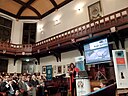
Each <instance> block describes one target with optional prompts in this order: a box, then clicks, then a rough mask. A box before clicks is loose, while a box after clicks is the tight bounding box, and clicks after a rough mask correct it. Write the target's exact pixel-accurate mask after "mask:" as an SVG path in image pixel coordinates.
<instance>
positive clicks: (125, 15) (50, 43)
mask: <svg viewBox="0 0 128 96" xmlns="http://www.w3.org/2000/svg"><path fill="white" fill-rule="evenodd" d="M127 23H128V8H125V9H122V10H120V11H117V12H114V13H112V14H109V15H106V16H104V17H101V18H99V19H97V20H94V21H91V22H87V23H85V24H82V25H80V26H77V27H75V28H72V29H70V30H67V31H65V32H62V33H60V34H57V35H54V36H52V37H49V38H47V39H44V40H41V41H39V42H37V43H35V44H33V45H31V44H23V45H22V44H11V43H2V42H0V53H3V54H5V53H6V54H12V55H14V54H15V55H31V54H32V53H33V54H36V53H39V52H40V51H46V50H49V49H52V48H56V47H58V46H62V45H63V44H65V45H66V44H67V42H68V43H71V42H72V41H73V40H75V42H79V41H81V40H84V39H86V38H89V35H90V34H92V35H99V34H107V33H110V28H112V27H118V26H123V25H125V24H127Z"/></svg>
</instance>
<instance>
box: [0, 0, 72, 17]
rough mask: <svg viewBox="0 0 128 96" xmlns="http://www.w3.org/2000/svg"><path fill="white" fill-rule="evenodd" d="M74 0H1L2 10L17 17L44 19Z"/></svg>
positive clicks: (0, 10) (0, 8) (0, 9)
mask: <svg viewBox="0 0 128 96" xmlns="http://www.w3.org/2000/svg"><path fill="white" fill-rule="evenodd" d="M71 1H73V0H0V12H2V13H4V14H7V15H9V16H12V17H14V18H16V19H42V18H43V17H45V16H47V15H49V14H50V13H52V12H54V11H55V10H57V9H59V8H61V7H62V6H64V5H66V4H68V3H69V2H71Z"/></svg>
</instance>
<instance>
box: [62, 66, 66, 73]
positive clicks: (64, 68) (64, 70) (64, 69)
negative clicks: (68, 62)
mask: <svg viewBox="0 0 128 96" xmlns="http://www.w3.org/2000/svg"><path fill="white" fill-rule="evenodd" d="M63 73H66V67H65V65H63Z"/></svg>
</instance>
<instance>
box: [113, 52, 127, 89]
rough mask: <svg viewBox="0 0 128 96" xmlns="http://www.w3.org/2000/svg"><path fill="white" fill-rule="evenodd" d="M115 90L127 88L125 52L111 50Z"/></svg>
mask: <svg viewBox="0 0 128 96" xmlns="http://www.w3.org/2000/svg"><path fill="white" fill-rule="evenodd" d="M112 54H113V62H114V68H115V75H116V82H117V88H118V89H119V88H128V75H127V74H128V65H127V57H126V50H112Z"/></svg>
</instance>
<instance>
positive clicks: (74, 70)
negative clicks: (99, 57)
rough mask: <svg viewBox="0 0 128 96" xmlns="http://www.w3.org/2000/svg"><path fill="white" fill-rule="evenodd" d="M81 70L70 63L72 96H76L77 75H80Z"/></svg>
mask: <svg viewBox="0 0 128 96" xmlns="http://www.w3.org/2000/svg"><path fill="white" fill-rule="evenodd" d="M78 72H79V69H78V68H77V67H76V66H75V65H74V63H70V68H69V75H70V91H71V94H72V96H76V80H75V77H76V74H78Z"/></svg>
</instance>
